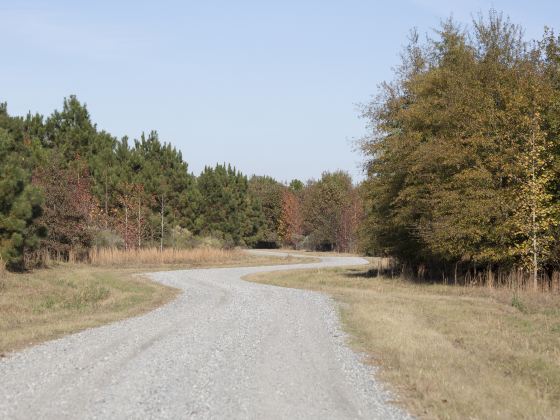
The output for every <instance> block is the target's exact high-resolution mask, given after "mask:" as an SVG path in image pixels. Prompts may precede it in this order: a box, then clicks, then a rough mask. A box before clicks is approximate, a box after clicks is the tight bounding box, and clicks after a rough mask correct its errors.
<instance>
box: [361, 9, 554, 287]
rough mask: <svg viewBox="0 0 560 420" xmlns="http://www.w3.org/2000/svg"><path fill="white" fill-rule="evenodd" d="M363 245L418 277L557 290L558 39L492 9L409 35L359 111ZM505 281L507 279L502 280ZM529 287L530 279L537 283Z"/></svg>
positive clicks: (549, 33) (552, 33)
mask: <svg viewBox="0 0 560 420" xmlns="http://www.w3.org/2000/svg"><path fill="white" fill-rule="evenodd" d="M364 116H365V118H367V120H368V121H369V123H370V127H371V135H370V136H368V137H367V138H365V139H364V142H363V150H364V152H365V154H366V156H367V157H368V162H367V170H368V179H367V181H366V183H365V185H364V187H363V188H364V190H365V191H366V194H367V199H366V201H367V204H366V208H367V222H366V225H365V226H364V231H365V232H366V235H365V236H364V239H365V240H366V247H367V248H368V249H369V252H370V253H373V254H387V255H392V256H395V257H397V258H398V261H399V263H400V264H401V267H402V268H403V269H404V270H405V271H406V270H408V271H410V272H412V273H413V274H414V275H416V276H419V277H430V278H439V279H444V280H445V279H447V280H449V281H451V282H453V281H454V280H457V278H459V281H466V282H469V281H472V282H480V281H484V282H486V283H488V284H493V283H496V282H501V283H503V282H509V281H512V276H513V277H516V278H517V280H522V281H524V282H530V284H531V285H534V286H535V287H537V282H538V281H539V279H542V280H543V282H542V284H543V285H544V286H546V284H547V283H550V282H553V281H555V282H558V280H559V279H558V273H556V274H554V272H555V270H558V269H559V263H560V235H559V233H560V226H559V221H560V218H559V215H560V213H559V210H560V206H559V204H560V40H559V38H558V37H557V36H556V35H555V34H554V32H553V31H552V30H550V29H545V31H544V35H543V36H542V38H541V39H539V40H532V41H526V40H525V39H524V38H523V31H522V28H520V27H519V26H517V25H514V24H512V23H510V21H509V20H508V19H506V18H504V17H503V15H502V14H500V13H497V12H490V14H489V16H488V17H487V18H486V17H480V18H478V19H475V20H474V22H473V24H472V25H471V26H469V27H467V26H462V25H459V24H457V23H455V22H453V21H452V20H449V21H446V22H444V23H443V24H442V26H441V28H440V29H439V30H438V31H436V32H435V36H434V37H432V38H426V40H425V41H420V37H419V36H418V34H417V33H415V32H413V33H412V35H411V37H410V44H409V45H408V47H407V48H406V49H405V51H404V54H403V55H402V63H401V65H400V66H399V67H398V68H397V69H396V72H395V80H394V81H393V82H391V83H386V84H383V85H382V87H381V91H380V93H379V95H378V96H377V97H376V98H375V99H374V100H372V102H371V103H370V104H369V105H367V106H365V107H364ZM514 280H515V279H514ZM539 284H541V283H540V281H539Z"/></svg>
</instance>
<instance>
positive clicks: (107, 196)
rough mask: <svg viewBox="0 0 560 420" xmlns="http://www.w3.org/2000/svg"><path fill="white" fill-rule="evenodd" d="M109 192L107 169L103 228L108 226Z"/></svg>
mask: <svg viewBox="0 0 560 420" xmlns="http://www.w3.org/2000/svg"><path fill="white" fill-rule="evenodd" d="M108 201H109V192H108V187H107V171H105V229H107V228H108V227H109V203H108Z"/></svg>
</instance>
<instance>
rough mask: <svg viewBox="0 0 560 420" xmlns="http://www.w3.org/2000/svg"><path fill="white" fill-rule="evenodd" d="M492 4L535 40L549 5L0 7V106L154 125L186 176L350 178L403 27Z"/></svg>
mask: <svg viewBox="0 0 560 420" xmlns="http://www.w3.org/2000/svg"><path fill="white" fill-rule="evenodd" d="M491 7H494V8H496V9H498V10H502V11H504V12H505V13H506V14H508V15H509V16H510V17H511V18H512V20H513V21H514V22H516V23H520V24H522V25H523V26H525V28H526V34H527V36H528V37H540V35H541V33H542V28H543V27H544V26H545V25H549V26H552V27H554V26H556V29H560V28H558V25H557V23H558V17H560V2H557V1H532V2H529V1H517V0H514V1H493V2H490V1H481V0H474V1H462V2H457V1H444V0H409V1H396V0H395V1H378V2H376V1H373V0H370V1H365V0H364V1H356V0H339V1H327V0H324V1H306V0H300V1H290V0H284V1H210V0H209V1H203V0H199V1H149V2H148V1H117V0H113V1H89V2H86V1H44V2H39V1H24V0H22V1H5V0H0V36H1V37H2V40H3V45H2V56H1V57H2V59H1V65H0V100H1V101H7V102H8V107H9V110H10V111H11V113H13V114H25V113H26V112H27V111H29V110H31V111H32V112H40V113H43V114H47V113H50V112H51V111H52V110H53V109H55V108H60V107H61V103H62V99H63V97H65V96H68V95H69V94H76V95H78V98H79V99H80V100H81V101H83V102H86V103H87V105H88V107H89V110H90V112H91V114H92V117H93V119H94V121H95V122H97V123H98V126H99V128H102V129H106V130H108V131H109V132H111V133H113V134H115V135H117V136H119V137H120V136H122V135H125V134H127V135H129V136H130V137H132V138H135V137H138V136H139V135H140V133H141V132H142V131H149V130H151V129H156V130H158V131H159V133H160V136H161V138H162V139H163V140H165V141H169V142H171V143H173V144H174V145H175V146H177V147H178V148H179V149H180V150H181V151H182V152H183V157H184V158H185V160H186V161H187V162H188V163H189V167H190V170H192V171H194V172H195V173H198V172H199V171H200V170H201V169H202V168H203V167H204V165H206V164H211V165H213V164H214V163H216V162H224V161H225V162H231V163H233V164H235V165H236V166H237V167H238V168H239V169H241V170H242V171H243V172H245V173H247V174H253V173H256V174H269V175H272V176H274V177H276V178H277V179H279V180H289V179H292V178H300V179H303V180H305V179H308V178H312V177H314V178H317V177H319V176H320V174H321V172H322V171H323V170H335V169H345V170H348V171H349V172H350V173H351V174H352V175H354V176H355V177H359V176H360V172H361V171H360V169H359V163H360V161H361V157H360V155H359V154H358V153H357V152H355V151H353V146H352V139H356V138H359V137H361V136H362V135H363V134H364V133H365V126H364V121H362V120H360V119H359V118H358V112H357V110H356V105H355V104H357V103H362V102H365V101H367V100H368V98H369V97H370V96H371V95H372V94H374V93H375V92H376V89H377V85H378V84H379V83H380V82H382V81H383V80H387V79H390V78H391V67H392V66H394V65H396V64H397V63H398V54H399V51H400V49H401V47H402V46H403V45H404V44H405V43H406V37H407V34H408V31H409V29H410V28H412V27H414V26H416V27H417V28H418V29H419V30H420V31H421V32H429V31H430V30H432V29H433V28H435V27H437V26H438V22H439V21H440V20H441V19H444V18H446V17H448V16H449V15H450V14H453V16H454V17H455V18H456V19H457V20H459V21H463V22H469V21H470V17H471V15H472V14H473V13H477V12H478V11H487V10H488V9H489V8H491Z"/></svg>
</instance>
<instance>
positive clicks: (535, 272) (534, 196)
mask: <svg viewBox="0 0 560 420" xmlns="http://www.w3.org/2000/svg"><path fill="white" fill-rule="evenodd" d="M531 149H532V150H531V152H532V155H533V156H532V162H531V182H532V188H531V189H532V191H531V193H532V194H531V195H532V197H531V200H532V203H531V204H532V205H531V219H532V222H533V225H532V236H533V241H532V242H533V249H532V251H533V289H534V290H535V291H537V290H539V282H538V274H539V266H538V259H537V251H538V241H537V235H538V232H537V191H536V190H537V188H536V174H535V134H534V133H533V135H532V136H531Z"/></svg>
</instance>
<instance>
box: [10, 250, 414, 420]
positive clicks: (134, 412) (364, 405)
mask: <svg viewBox="0 0 560 420" xmlns="http://www.w3.org/2000/svg"><path fill="white" fill-rule="evenodd" d="M364 262H365V261H364V260H363V259H360V258H340V257H328V258H322V259H321V262H316V263H311V264H306V265H305V267H312V268H315V267H328V266H342V265H357V264H362V263H364ZM294 268H299V269H301V268H303V267H302V265H289V266H286V265H284V266H272V267H271V266H269V267H252V268H220V269H198V270H185V271H173V272H161V273H153V274H150V276H151V277H152V278H153V279H154V280H156V281H159V282H161V283H164V284H167V285H170V286H173V287H177V288H180V289H182V290H183V293H182V294H181V295H180V296H179V297H178V298H177V299H176V300H174V301H173V302H171V303H170V304H168V305H165V306H163V307H161V308H159V309H156V310H155V311H152V312H150V313H148V314H146V315H143V316H139V317H136V318H131V319H128V320H125V321H121V322H117V323H114V324H110V325H107V326H103V327H100V328H94V329H90V330H86V331H83V332H81V333H77V334H73V335H70V336H67V337H64V338H62V339H59V340H55V341H51V342H48V343H45V344H42V345H38V346H35V347H32V348H29V349H26V350H24V351H21V352H18V353H14V354H12V355H10V356H9V357H7V358H4V359H0V418H2V419H65V418H72V419H78V418H79V419H83V418H86V419H123V418H126V419H129V418H131V419H136V418H137V419H145V418H157V419H168V418H169V419H182V418H227V419H230V418H250V419H257V418H258V419H274V418H285V419H287V418H290V419H293V418H295V419H308V418H317V419H319V418H320V419H325V418H341V419H342V418H344V419H346V418H369V419H372V418H382V419H389V418H406V417H407V415H406V414H405V413H403V412H402V411H400V410H399V409H397V408H395V407H394V406H392V405H391V404H390V403H389V402H388V401H389V399H390V398H391V396H390V395H389V394H388V393H387V392H386V391H384V390H383V388H382V386H381V385H380V384H379V383H378V382H376V381H375V379H374V377H373V373H374V372H373V371H372V368H370V367H367V366H365V365H363V364H362V363H361V362H360V356H359V355H357V354H356V353H354V352H353V351H351V350H350V349H349V348H348V347H347V345H346V344H345V341H346V337H345V335H344V333H342V332H341V330H340V324H339V321H338V316H337V312H336V307H335V304H334V302H333V301H332V300H331V299H330V298H329V297H327V296H324V295H321V294H319V293H314V292H306V291H302V290H293V289H285V288H279V287H273V286H266V285H259V284H254V283H249V282H245V281H243V280H241V277H242V276H244V275H247V274H251V273H257V272H262V271H272V270H287V269H294Z"/></svg>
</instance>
